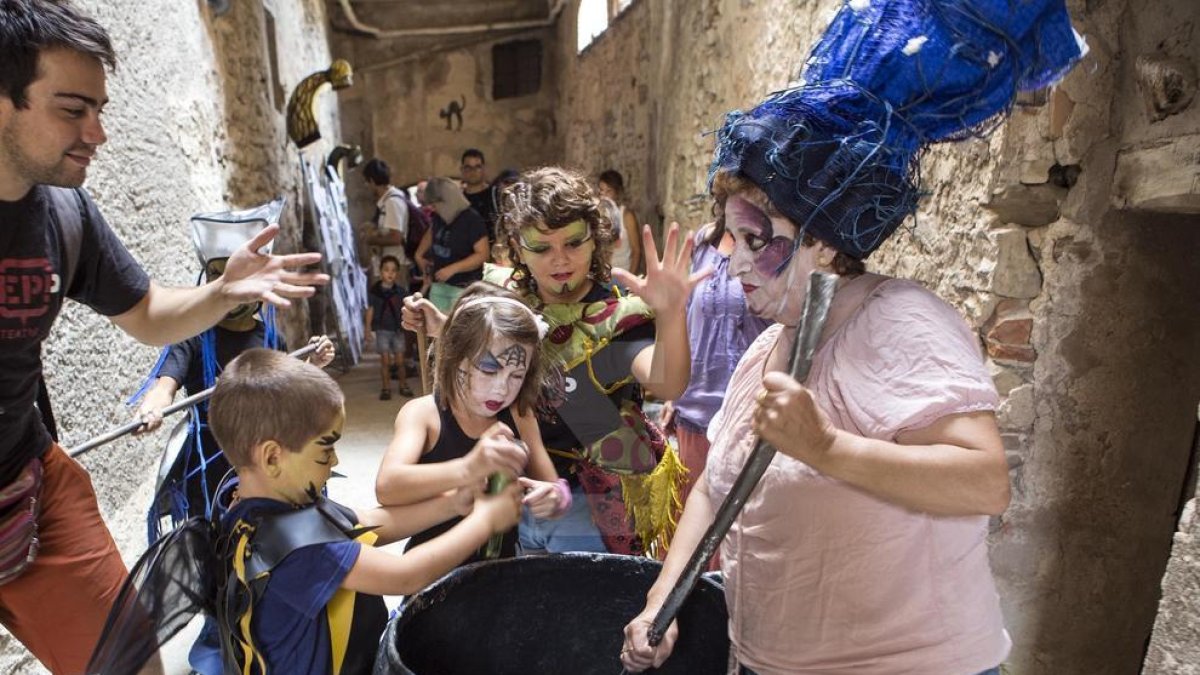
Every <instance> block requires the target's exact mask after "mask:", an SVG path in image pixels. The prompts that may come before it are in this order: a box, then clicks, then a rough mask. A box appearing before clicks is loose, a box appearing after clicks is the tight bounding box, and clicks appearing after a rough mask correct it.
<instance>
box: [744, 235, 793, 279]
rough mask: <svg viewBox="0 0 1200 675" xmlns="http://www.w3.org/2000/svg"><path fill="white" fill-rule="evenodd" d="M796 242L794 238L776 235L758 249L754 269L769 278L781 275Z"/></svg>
mask: <svg viewBox="0 0 1200 675" xmlns="http://www.w3.org/2000/svg"><path fill="white" fill-rule="evenodd" d="M794 244H795V240H794V239H788V238H787V237H775V238H774V239H772V240H771V241H770V242H769V243H768V244H767V245H766V246H763V247H762V248H761V249H760V250H759V251H758V255H757V257H756V258H755V259H754V269H755V270H757V271H758V273H759V274H761V275H763V276H764V277H766V278H768V279H769V278H773V277H777V276H779V275H780V274H781V273H782V272H783V270H784V268H785V267H786V266H787V262H788V260H789V259H790V258H791V256H792V249H793V245H794Z"/></svg>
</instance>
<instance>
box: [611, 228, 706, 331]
mask: <svg viewBox="0 0 1200 675" xmlns="http://www.w3.org/2000/svg"><path fill="white" fill-rule="evenodd" d="M679 238H680V237H679V223H671V227H670V228H669V229H668V230H667V237H666V241H665V242H663V253H662V257H661V258H660V257H659V255H658V246H657V245H656V244H655V243H654V236H653V235H652V234H650V226H649V225H646V226H644V227H643V228H642V246H643V250H645V251H646V276H645V277H639V276H636V275H634V274H632V273H630V272H629V270H623V269H620V268H613V271H612V273H613V278H614V279H616V281H617V282H618V283H620V284H621V285H623V286H625V287H626V288H628V289H629V291H630V292H631V293H633V294H634V295H637V296H638V297H640V298H642V299H643V300H645V301H646V304H647V305H649V306H650V309H653V310H654V312H655V314H660V313H667V312H672V311H674V312H678V313H681V314H682V313H683V312H684V311H685V309H686V307H687V301H688V297H689V296H690V295H691V294H692V289H693V288H695V287H696V285H697V284H699V283H700V282H701V281H703V280H704V279H705V278H706V277H708V275H710V274H712V269H703V270H701V271H699V272H696V273H695V274H691V273H690V272H689V269H690V267H691V264H692V248H693V246H694V244H693V242H692V240H691V238H690V237H688V238H685V241H684V242H683V244H682V245H680V243H679Z"/></svg>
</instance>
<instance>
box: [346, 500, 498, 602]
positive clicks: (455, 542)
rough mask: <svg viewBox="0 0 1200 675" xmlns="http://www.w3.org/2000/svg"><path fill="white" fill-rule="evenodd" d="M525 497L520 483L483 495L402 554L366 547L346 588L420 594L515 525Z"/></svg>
mask: <svg viewBox="0 0 1200 675" xmlns="http://www.w3.org/2000/svg"><path fill="white" fill-rule="evenodd" d="M520 495H521V488H520V486H519V485H517V484H516V483H513V484H511V485H509V486H508V488H507V489H505V490H504V492H502V493H500V494H498V495H494V496H486V497H479V498H478V499H476V500H475V506H474V508H473V509H472V510H471V514H470V515H468V516H467V517H466V518H464V519H463V520H462V521H461V522H460V523H458V524H457V525H455V526H454V527H453V528H451V529H450V531H448V532H446V533H445V534H442V535H440V536H438V537H437V538H435V539H431V540H430V541H427V542H425V543H424V544H421V545H420V546H417V547H416V548H414V549H412V550H410V551H408V552H406V553H405V554H404V555H402V556H399V557H397V556H394V555H392V554H390V553H388V552H386V551H381V550H379V549H377V548H374V547H372V546H363V547H362V552H360V553H359V555H358V561H357V562H355V563H354V567H352V568H351V569H350V573H349V574H347V575H346V578H345V579H344V580H343V581H342V586H343V587H344V588H348V589H350V590H352V591H358V592H360V593H371V594H373V595H411V594H412V593H416V592H417V591H419V590H421V589H422V588H425V587H426V586H428V585H429V584H431V583H433V582H434V581H435V580H436V579H437V578H438V577H440V576H442V575H443V574H445V573H447V572H449V571H450V570H452V569H454V567H455V566H456V565H458V564H460V563H462V561H464V560H466V559H467V557H468V556H470V555H471V553H472V552H474V551H475V550H477V549H478V548H479V547H480V546H482V545H483V542H485V541H487V538H488V537H489V536H491V535H492V533H499V532H505V531H507V530H508V529H509V528H511V527H512V526H513V525H516V524H517V520H518V519H519V518H520V515H521V509H520Z"/></svg>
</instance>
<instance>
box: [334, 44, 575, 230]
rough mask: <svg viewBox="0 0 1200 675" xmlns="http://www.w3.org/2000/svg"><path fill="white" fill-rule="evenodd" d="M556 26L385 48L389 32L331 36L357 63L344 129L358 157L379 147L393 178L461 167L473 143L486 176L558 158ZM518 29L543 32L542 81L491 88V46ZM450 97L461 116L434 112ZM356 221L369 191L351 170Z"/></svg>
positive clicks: (370, 202)
mask: <svg viewBox="0 0 1200 675" xmlns="http://www.w3.org/2000/svg"><path fill="white" fill-rule="evenodd" d="M552 38H553V33H552V32H551V31H549V30H532V31H526V32H523V33H517V34H512V35H506V36H504V37H503V38H499V39H496V38H488V39H483V40H481V39H480V38H478V37H472V36H470V35H468V36H463V37H461V38H459V40H460V41H461V42H465V41H468V40H470V43H469V44H464V45H462V46H459V47H455V48H443V49H431V50H429V51H427V52H420V53H418V54H415V55H410V56H405V57H400V58H389V57H388V54H389V51H388V50H389V49H390V45H389V44H388V43H389V41H387V40H382V41H377V40H372V39H367V38H361V37H347V36H344V35H339V36H338V37H337V39H336V42H335V44H336V45H337V48H338V50H339V52H340V53H344V54H346V55H347V58H349V59H351V61H352V63H354V65H355V68H356V71H357V73H358V74H359V77H360V84H361V86H360V87H355V89H354V90H353V91H351V92H348V96H347V97H346V102H345V108H344V114H343V120H344V122H343V135H344V137H345V138H346V141H347V142H348V143H354V144H358V145H360V146H362V149H363V158H364V159H370V158H371V157H379V158H381V159H383V160H385V161H386V162H387V163H388V164H389V165H390V166H391V167H392V173H393V176H392V180H393V182H394V183H395V184H396V185H411V184H413V183H416V182H417V181H418V180H422V179H424V178H427V177H429V176H435V175H442V176H457V175H458V174H459V163H460V162H459V158H460V156H461V155H462V152H463V150H466V149H467V148H478V149H480V150H482V151H483V153H484V155H485V156H486V159H487V176H488V178H489V179H490V178H495V176H496V174H497V173H499V172H500V171H501V170H502V169H504V168H508V167H512V168H515V169H517V170H522V169H525V168H529V167H535V166H541V165H544V164H548V163H553V162H555V161H557V158H558V156H559V152H558V145H557V141H558V136H557V133H556V132H557V128H556V127H557V119H556V116H555V101H556V91H555V86H554V80H553V78H552V77H551V73H552V63H553V59H554V52H553V47H552ZM514 39H521V40H526V39H539V40H542V42H543V52H542V86H541V89H540V90H539V91H538V92H537V93H536V94H531V95H528V96H520V97H514V98H504V99H500V100H495V99H493V97H492V86H493V63H492V48H493V46H495V45H496V44H498V43H503V42H507V41H509V40H514ZM452 101H457V102H458V103H459V105H462V104H463V102H464V101H465V106H463V110H462V128H461V129H460V128H459V125H458V121H457V119H452V120H450V122H451V127H452V128H447V119H446V118H444V117H441V116H439V113H440V112H442V111H444V110H446V109H447V108H448V107H449V105H450V103H451V102H452ZM346 191H347V193H348V194H349V196H350V205H351V214H352V215H353V218H354V222H356V223H357V222H362V221H364V220H366V219H368V218H370V216H371V214H372V213H373V212H374V198H373V197H372V196H371V195H370V193H369V192H368V190H367V189H366V187H365V185H364V184H363V182H362V180H361V176H360V175H358V174H357V173H355V174H354V175H353V176H352V177H349V178H348V179H347V190H346Z"/></svg>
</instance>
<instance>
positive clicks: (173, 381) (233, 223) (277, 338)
mask: <svg viewBox="0 0 1200 675" xmlns="http://www.w3.org/2000/svg"><path fill="white" fill-rule="evenodd" d="M260 208H261V207H260ZM268 208H269V207H268ZM258 211H259V209H252V210H249V211H245V212H234V213H231V214H207V215H206V214H201V215H198V216H196V217H195V218H193V220H192V227H193V230H194V234H195V236H194V237H193V243H194V244H195V247H196V255H197V256H198V257H199V258H200V262H201V264H202V265H203V266H204V280H205V282H206V283H208V282H212V281H213V280H215V279H217V278H219V277H220V276H221V275H222V274H223V273H224V272H225V263H226V261H227V260H228V259H229V255H230V254H231V252H232V251H233V250H234V249H236V247H238V246H240V245H241V244H242V243H244V242H246V241H248V240H249V239H250V238H252V237H253V236H254V235H256V234H257V233H259V232H261V231H262V229H263V228H264V227H266V225H267V224H268V222H269V221H270V220H271V219H270V218H266V219H261V218H259V217H258V216H260V215H261V214H259V213H258ZM242 214H244V216H245V217H242ZM214 215H216V216H219V217H218V218H216V219H210V218H209V217H211V216H214ZM276 217H277V216H276ZM261 307H262V303H249V304H244V305H238V306H237V307H235V308H234V309H233V310H231V311H230V312H229V313H228V314H226V315H225V318H224V319H222V320H221V322H220V323H218V324H217V325H216V326H214V327H213V328H210V329H209V330H207V331H205V332H204V333H201V334H200V335H197V336H196V337H193V338H189V339H187V340H185V341H183V342H179V343H176V344H173V345H171V346H169V347H167V348H166V349H164V350H163V353H162V356H161V357H160V360H159V363H157V364H156V365H155V368H154V370H153V371H152V372H151V375H150V377H149V378H148V381H147V384H146V385H145V386H144V389H143V391H141V392H138V394H135V396H134V399H133V400H135V401H136V400H137V398H138V397H139V396H141V402H140V405H139V406H138V412H137V419H139V420H141V421H142V426H141V427H140V428H139V429H138V430H137V432H135V433H138V434H144V433H147V432H151V431H154V430H156V429H158V428H159V427H160V426H161V425H162V411H163V409H164V408H166V407H167V406H168V405H170V404H171V402H172V401H174V400H175V394H176V392H178V391H179V389H180V388H181V387H182V388H183V389H184V390H185V393H186V394H187V395H189V396H190V395H192V394H196V393H199V392H201V391H204V390H205V389H208V388H209V387H212V386H213V385H214V384H215V382H216V376H217V375H218V374H220V372H221V371H222V370H223V369H224V368H225V365H226V364H228V363H229V362H230V361H231V360H233V358H234V357H236V356H237V355H238V354H241V353H242V352H244V351H246V350H247V349H251V348H254V347H268V348H271V349H279V350H283V351H286V349H287V346H286V345H285V344H284V342H283V336H282V335H280V333H279V331H278V329H277V327H276V325H275V310H274V308H272V307H268V308H267V309H265V310H264V311H262V312H260V311H259V310H260V309H261ZM311 342H316V343H319V346H318V348H317V351H316V352H314V353H313V354H312V355H311V356H309V357H308V361H309V362H310V363H313V364H315V365H317V366H319V367H321V368H324V367H325V366H327V365H329V364H330V363H331V362H332V361H333V359H334V356H335V350H334V346H333V343H332V342H331V341H330V340H329V338H326V337H314V338H312V340H311ZM191 415H192V419H191V424H190V425H189V428H188V434H189V441H188V443H187V444H186V445H185V446H184V449H183V450H182V451H181V452H180V453H179V456H178V458H177V459H176V461H175V465H174V466H172V467H171V469H170V473H169V474H168V476H167V477H166V479H165V480H164V481H163V485H162V487H161V488H160V494H159V495H157V496H156V499H155V505H154V507H152V509H151V513H150V516H149V520H150V523H149V525H150V541H151V543H153V541H154V540H155V539H157V538H158V534H159V531H160V526H161V525H160V522H159V520H160V519H162V518H165V517H167V516H170V518H171V519H172V521H173V522H175V523H178V522H180V521H182V520H184V519H186V518H188V517H191V516H201V517H207V516H209V515H211V513H210V511H209V508H210V506H211V498H212V494H213V491H214V490H215V488H216V484H217V482H219V481H220V480H221V478H222V477H224V475H225V473H226V472H227V471H228V470H229V468H230V467H229V465H228V464H227V463H226V462H225V461H224V458H223V457H222V456H221V454H220V451H219V448H217V445H216V443H215V441H214V440H213V438H212V434H211V433H210V432H209V431H208V425H207V408H206V406H205V405H204V404H201V405H199V406H196V409H195V410H193V411H192V413H191ZM201 464H204V465H205V466H204V469H203V470H200V465H201ZM172 491H180V493H181V494H182V495H183V498H182V499H181V498H179V497H178V496H175V497H172V496H169V493H170V492H172ZM168 503H169V504H170V505H171V506H170V507H166V505H167V504H168Z"/></svg>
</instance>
